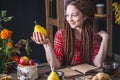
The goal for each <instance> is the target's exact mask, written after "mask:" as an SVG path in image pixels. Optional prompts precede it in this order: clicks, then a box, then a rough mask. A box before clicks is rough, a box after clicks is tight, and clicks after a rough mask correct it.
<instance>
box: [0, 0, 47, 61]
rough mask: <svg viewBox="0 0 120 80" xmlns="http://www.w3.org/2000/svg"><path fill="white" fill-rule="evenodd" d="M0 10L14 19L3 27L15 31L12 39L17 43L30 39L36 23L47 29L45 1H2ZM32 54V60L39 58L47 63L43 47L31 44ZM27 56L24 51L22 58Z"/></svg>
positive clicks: (0, 0) (0, 1)
mask: <svg viewBox="0 0 120 80" xmlns="http://www.w3.org/2000/svg"><path fill="white" fill-rule="evenodd" d="M0 10H7V16H13V17H14V18H13V19H12V20H11V21H10V22H7V23H3V24H2V25H3V27H5V28H8V29H10V30H12V31H13V35H12V39H14V41H15V42H17V41H18V40H19V39H30V38H31V35H32V32H33V30H34V21H35V20H36V21H37V23H39V24H40V25H42V26H44V27H45V24H46V23H45V21H46V20H45V0H0ZM30 45H31V46H32V53H30V55H29V57H30V58H37V59H38V60H40V62H45V61H46V57H45V52H44V48H43V46H42V45H37V44H35V43H34V42H32V43H30ZM22 55H26V53H25V52H24V50H23V51H22V54H20V56H22Z"/></svg>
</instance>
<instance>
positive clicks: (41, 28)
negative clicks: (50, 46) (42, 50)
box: [34, 23, 48, 37]
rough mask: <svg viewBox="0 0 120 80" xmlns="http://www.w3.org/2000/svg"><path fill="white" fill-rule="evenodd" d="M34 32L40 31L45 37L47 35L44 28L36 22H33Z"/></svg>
mask: <svg viewBox="0 0 120 80" xmlns="http://www.w3.org/2000/svg"><path fill="white" fill-rule="evenodd" d="M34 32H40V33H41V34H44V36H45V37H47V35H48V34H47V31H46V29H45V28H44V27H42V26H41V25H38V24H37V23H35V27H34Z"/></svg>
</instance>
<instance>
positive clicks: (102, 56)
mask: <svg viewBox="0 0 120 80" xmlns="http://www.w3.org/2000/svg"><path fill="white" fill-rule="evenodd" d="M107 47H108V36H106V37H104V38H102V42H101V45H100V49H99V51H98V54H97V55H96V57H95V59H94V61H93V63H94V65H95V66H98V67H101V66H102V62H103V61H104V60H105V57H106V54H107Z"/></svg>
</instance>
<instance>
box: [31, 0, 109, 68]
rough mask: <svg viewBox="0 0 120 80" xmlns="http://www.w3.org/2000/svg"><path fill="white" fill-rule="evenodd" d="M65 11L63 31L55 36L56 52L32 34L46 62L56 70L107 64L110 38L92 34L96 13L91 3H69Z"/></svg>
mask: <svg viewBox="0 0 120 80" xmlns="http://www.w3.org/2000/svg"><path fill="white" fill-rule="evenodd" d="M65 11H66V15H65V24H64V28H63V29H61V30H58V31H57V32H56V34H55V38H54V49H53V48H52V45H51V43H50V41H49V39H48V38H45V37H44V35H43V34H39V33H38V32H36V33H35V32H33V36H32V37H31V38H32V40H33V41H34V42H36V43H37V44H43V46H44V48H45V52H46V58H47V61H48V63H49V64H51V65H52V66H53V67H55V68H59V67H60V66H68V65H77V64H81V63H88V64H92V65H95V66H98V67H100V66H101V64H102V62H103V61H104V60H105V56H106V51H107V42H108V35H107V34H106V33H105V32H104V31H101V32H99V33H97V34H96V33H94V32H93V30H92V27H93V20H94V11H95V10H94V7H93V4H92V2H91V1H89V0H67V1H66V6H65ZM100 36H101V37H100ZM101 39H102V40H101Z"/></svg>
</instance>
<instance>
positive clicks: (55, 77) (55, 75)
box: [47, 71, 59, 80]
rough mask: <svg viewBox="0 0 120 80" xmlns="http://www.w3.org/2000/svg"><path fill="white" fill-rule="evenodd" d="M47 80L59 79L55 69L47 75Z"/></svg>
mask: <svg viewBox="0 0 120 80" xmlns="http://www.w3.org/2000/svg"><path fill="white" fill-rule="evenodd" d="M47 80H59V77H58V75H57V73H56V72H55V71H52V72H51V73H50V75H49V76H48V78H47Z"/></svg>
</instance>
